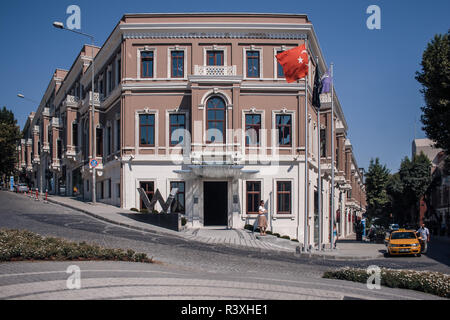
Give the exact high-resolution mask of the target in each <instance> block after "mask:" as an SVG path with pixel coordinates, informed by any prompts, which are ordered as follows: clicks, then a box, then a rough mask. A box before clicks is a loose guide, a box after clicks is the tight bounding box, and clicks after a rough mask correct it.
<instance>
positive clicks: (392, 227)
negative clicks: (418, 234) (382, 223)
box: [389, 223, 400, 232]
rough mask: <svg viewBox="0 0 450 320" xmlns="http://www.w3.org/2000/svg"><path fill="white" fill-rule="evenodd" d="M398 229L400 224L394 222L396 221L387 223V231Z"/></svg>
mask: <svg viewBox="0 0 450 320" xmlns="http://www.w3.org/2000/svg"><path fill="white" fill-rule="evenodd" d="M398 229H400V226H399V225H398V224H396V223H392V224H390V225H389V231H390V232H392V231H397V230H398Z"/></svg>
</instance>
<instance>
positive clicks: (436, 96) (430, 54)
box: [416, 30, 450, 155]
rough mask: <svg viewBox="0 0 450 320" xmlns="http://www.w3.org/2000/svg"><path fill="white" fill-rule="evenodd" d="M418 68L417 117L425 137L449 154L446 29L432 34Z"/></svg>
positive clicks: (448, 45) (449, 42)
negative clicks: (419, 103)
mask: <svg viewBox="0 0 450 320" xmlns="http://www.w3.org/2000/svg"><path fill="white" fill-rule="evenodd" d="M421 66H422V71H421V72H416V80H417V81H418V82H419V83H420V84H422V86H423V88H422V89H421V93H422V94H423V95H424V98H425V103H426V105H425V106H423V107H422V108H421V109H422V112H423V114H422V116H421V121H422V124H423V130H424V131H425V133H426V134H427V136H428V138H430V139H431V140H433V141H435V143H436V147H438V148H442V149H443V150H444V151H445V153H446V154H447V155H449V154H450V30H449V31H448V32H447V34H444V35H435V37H434V39H433V40H432V41H431V42H430V43H428V46H427V48H426V50H425V51H424V53H423V57H422V63H421Z"/></svg>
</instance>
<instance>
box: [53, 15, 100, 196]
mask: <svg viewBox="0 0 450 320" xmlns="http://www.w3.org/2000/svg"><path fill="white" fill-rule="evenodd" d="M53 26H54V27H55V28H58V29H62V30H67V31H71V32H74V33H77V34H80V35H82V36H85V37H88V38H90V39H91V43H92V72H91V75H92V78H91V96H90V99H91V102H92V105H91V117H92V119H91V127H92V144H91V145H92V159H95V158H96V134H97V132H96V129H95V105H94V91H95V88H94V74H95V63H94V61H95V59H94V37H93V36H91V35H89V34H86V33H83V32H79V31H75V30H71V29H67V28H65V27H64V24H63V23H62V22H58V21H55V22H53ZM95 171H96V170H95V167H94V166H92V189H91V190H92V202H93V203H94V204H95V203H96V202H97V199H96V195H95V193H96V192H95V176H96V172H95Z"/></svg>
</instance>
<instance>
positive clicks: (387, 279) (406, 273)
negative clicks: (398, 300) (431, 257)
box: [323, 267, 450, 298]
mask: <svg viewBox="0 0 450 320" xmlns="http://www.w3.org/2000/svg"><path fill="white" fill-rule="evenodd" d="M368 277H369V274H367V271H366V270H365V269H357V268H349V267H346V268H341V269H337V270H334V271H327V272H325V273H324V274H323V278H329V279H339V280H349V281H354V282H362V283H366V282H367V279H368ZM381 285H383V286H386V287H390V288H402V289H411V290H416V291H422V292H425V293H430V294H434V295H437V296H440V297H444V298H450V275H447V274H443V273H440V272H431V271H414V270H393V269H385V268H381Z"/></svg>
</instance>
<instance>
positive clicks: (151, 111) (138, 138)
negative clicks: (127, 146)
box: [134, 108, 159, 154]
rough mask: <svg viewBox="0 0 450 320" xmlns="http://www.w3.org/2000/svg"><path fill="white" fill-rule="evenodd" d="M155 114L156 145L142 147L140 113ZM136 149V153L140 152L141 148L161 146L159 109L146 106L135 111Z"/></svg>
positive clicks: (148, 148) (152, 148) (149, 148)
mask: <svg viewBox="0 0 450 320" xmlns="http://www.w3.org/2000/svg"><path fill="white" fill-rule="evenodd" d="M148 114H153V115H155V126H154V128H155V145H154V146H151V147H141V146H140V132H139V116H140V115H148ZM135 133H136V134H135V141H134V142H135V143H134V145H135V150H136V154H139V150H157V149H158V146H159V111H158V110H153V109H150V108H144V109H141V110H136V112H135Z"/></svg>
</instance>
